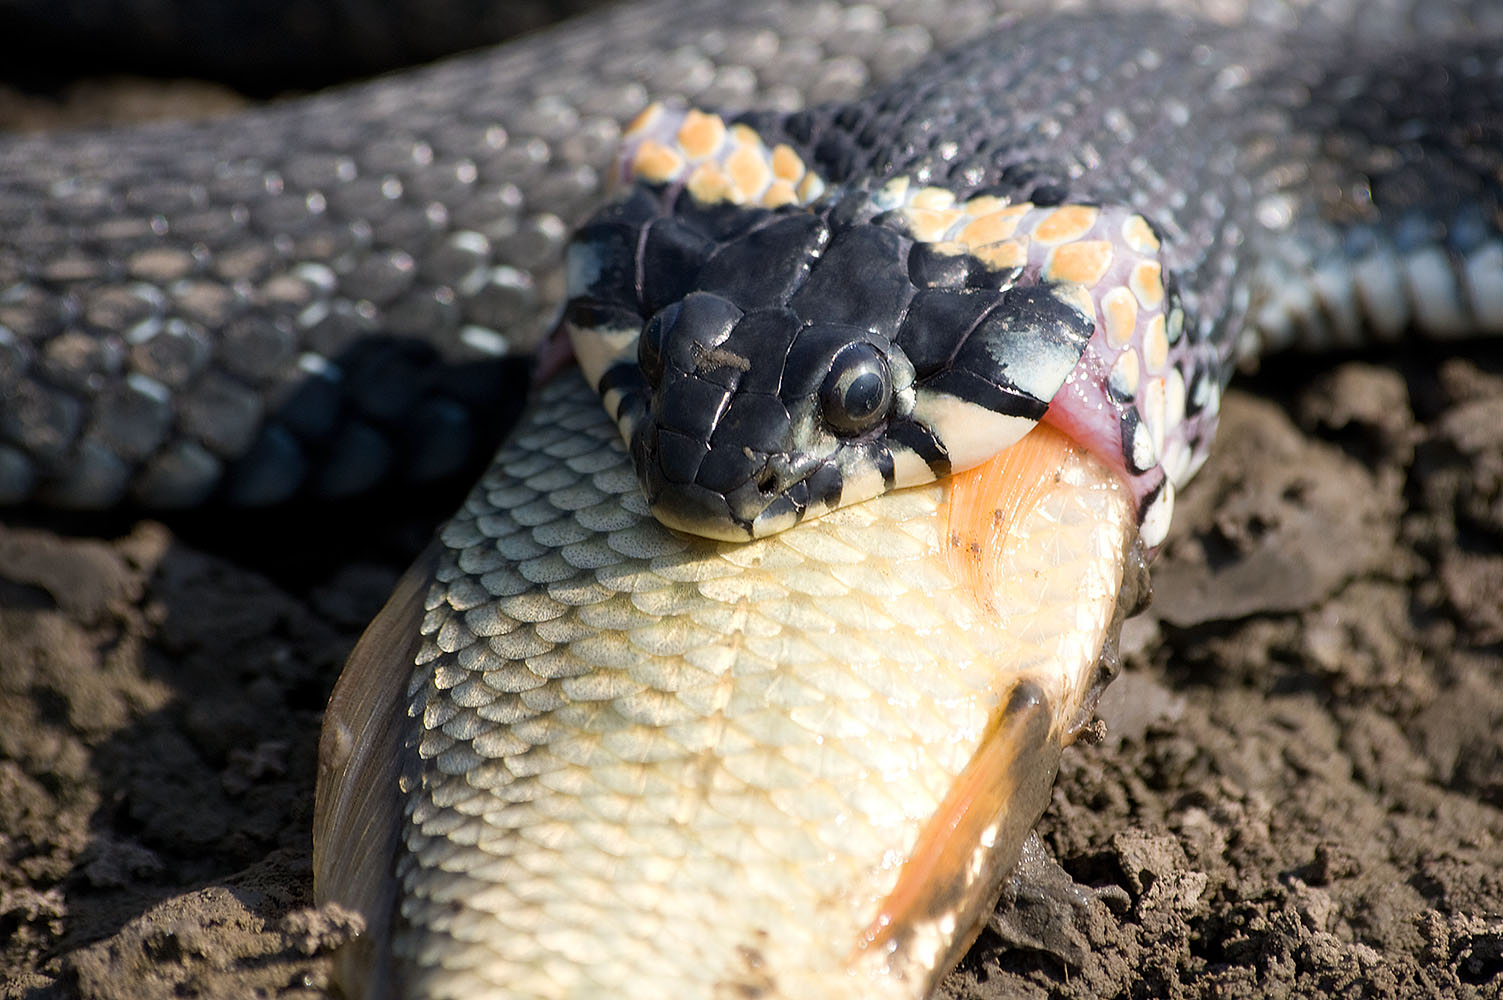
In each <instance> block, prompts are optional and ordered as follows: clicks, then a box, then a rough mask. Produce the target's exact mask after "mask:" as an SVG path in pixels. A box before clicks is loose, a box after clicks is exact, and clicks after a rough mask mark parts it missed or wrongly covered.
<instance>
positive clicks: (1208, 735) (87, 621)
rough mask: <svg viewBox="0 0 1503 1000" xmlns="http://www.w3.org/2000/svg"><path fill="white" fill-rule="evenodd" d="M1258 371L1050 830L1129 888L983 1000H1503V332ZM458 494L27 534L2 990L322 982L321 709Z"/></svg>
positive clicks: (3, 855) (12, 600)
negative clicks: (1499, 338) (317, 785)
mask: <svg viewBox="0 0 1503 1000" xmlns="http://www.w3.org/2000/svg"><path fill="white" fill-rule="evenodd" d="M1244 385H1247V386H1248V388H1247V389H1246V390H1243V391H1234V392H1233V393H1231V394H1230V396H1229V398H1228V402H1227V410H1226V415H1225V419H1224V423H1223V429H1222V432H1221V435H1220V439H1219V442H1218V447H1217V450H1216V453H1215V455H1214V456H1213V458H1212V459H1211V461H1210V463H1209V464H1208V465H1207V467H1206V468H1205V470H1204V471H1203V472H1202V473H1201V475H1200V477H1199V479H1198V480H1197V481H1196V482H1195V483H1194V484H1193V485H1192V486H1191V487H1190V488H1189V489H1188V490H1187V491H1186V492H1185V494H1184V495H1183V497H1182V501H1181V505H1180V508H1179V513H1178V515H1177V519H1176V525H1175V530H1174V534H1173V535H1172V538H1171V541H1170V544H1169V545H1168V547H1167V549H1166V551H1165V553H1164V555H1163V556H1162V557H1161V558H1160V560H1159V561H1158V564H1157V565H1156V567H1155V570H1154V582H1155V588H1156V596H1155V599H1154V602H1153V605H1152V606H1151V608H1150V609H1149V611H1148V612H1147V613H1146V614H1145V615H1144V616H1142V617H1140V618H1139V619H1136V620H1134V621H1132V622H1130V623H1129V624H1128V628H1127V630H1126V633H1125V636H1124V643H1123V645H1124V652H1125V654H1126V656H1125V659H1126V661H1127V668H1126V670H1125V672H1124V675H1123V676H1122V677H1121V678H1120V679H1119V680H1118V681H1117V683H1116V684H1115V685H1114V686H1113V688H1112V689H1111V690H1110V691H1109V692H1108V696H1107V698H1106V699H1105V701H1104V703H1103V706H1102V715H1103V716H1104V718H1105V720H1106V722H1107V734H1106V736H1105V737H1104V739H1102V740H1101V741H1100V742H1099V743H1097V744H1096V745H1092V746H1077V747H1076V748H1074V749H1072V750H1070V751H1068V752H1067V753H1066V756H1065V760H1064V763H1063V766H1062V769H1061V773H1060V777H1059V782H1058V785H1057V787H1056V789H1055V793H1054V801H1053V805H1052V806H1051V808H1050V809H1049V811H1048V813H1047V814H1046V815H1045V817H1044V820H1043V822H1042V824H1041V827H1040V831H1041V833H1042V834H1043V837H1044V841H1045V843H1046V845H1047V846H1048V848H1049V849H1050V851H1051V852H1052V853H1053V854H1054V855H1055V856H1056V857H1057V858H1058V859H1059V861H1060V862H1061V863H1062V864H1063V866H1064V868H1065V869H1066V870H1067V871H1068V872H1069V873H1070V874H1071V875H1072V876H1073V877H1074V878H1075V879H1077V880H1078V881H1079V882H1081V883H1082V884H1084V885H1087V886H1091V887H1095V889H1096V891H1095V892H1094V893H1093V895H1092V897H1090V898H1089V899H1087V898H1083V899H1082V905H1081V907H1080V909H1079V911H1078V912H1077V914H1076V917H1075V920H1074V922H1073V923H1071V924H1069V925H1068V926H1060V925H1050V926H1046V927H1045V928H1044V929H1043V930H1037V931H1036V932H1029V931H1026V930H1025V931H1022V932H1020V931H1019V930H1018V929H1017V922H1016V921H1005V922H999V924H998V926H999V928H1000V929H1001V933H1000V934H998V933H993V932H991V931H988V932H986V933H984V934H983V936H982V938H981V939H980V941H979V942H978V944H977V946H976V948H975V949H973V951H972V953H971V954H970V955H969V956H968V957H967V958H966V960H965V961H964V962H963V963H962V965H961V967H960V969H959V970H958V971H957V972H956V973H955V974H954V975H953V976H952V977H951V978H950V980H949V981H948V982H947V984H946V987H945V988H946V992H947V994H948V995H949V996H951V997H955V998H981V997H1028V998H1034V997H1038V998H1042V997H1059V998H1064V997H1080V998H1087V997H1089V998H1102V997H1207V998H1209V997H1216V998H1244V997H1246V998H1251V997H1284V996H1291V997H1294V996H1322V997H1324V996H1338V997H1363V998H1367V997H1372V998H1392V997H1432V996H1435V997H1494V998H1496V997H1503V347H1500V346H1499V345H1496V344H1494V345H1479V344H1470V345H1461V346H1446V347H1443V348H1437V347H1434V346H1425V345H1420V346H1415V347H1411V348H1407V349H1404V350H1402V351H1397V352H1395V351H1389V352H1386V353H1382V354H1376V355H1369V356H1360V357H1346V358H1341V359H1321V360H1318V361H1316V362H1314V363H1312V362H1311V361H1309V360H1308V359H1294V360H1285V361H1280V362H1277V363H1275V364H1273V365H1272V366H1270V367H1268V368H1266V369H1265V370H1264V372H1263V373H1262V374H1260V375H1259V376H1257V377H1256V378H1254V379H1252V380H1251V381H1250V382H1244ZM457 495H458V494H457V493H456V494H454V495H451V496H448V497H440V498H437V499H436V500H434V501H433V502H431V503H429V504H427V505H426V506H425V507H424V508H423V509H416V508H415V507H414V506H413V505H412V504H410V503H407V502H404V501H403V500H402V499H401V498H390V497H388V498H383V499H381V500H379V501H372V502H369V503H367V504H364V505H361V506H359V507H357V508H346V509H341V510H304V511H295V512H281V513H278V514H273V515H261V516H247V515H239V514H229V515H226V514H220V515H217V516H196V517H193V518H185V519H182V520H179V521H174V522H173V523H172V524H170V525H166V524H162V523H158V522H154V521H140V522H129V521H121V520H118V519H93V520H84V521H81V520H79V519H76V518H71V519H63V518H58V517H55V516H53V515H48V514H45V513H38V512H30V513H26V514H18V515H12V516H10V517H7V518H5V519H4V523H3V525H0V997H5V998H22V997H24V998H29V1000H31V998H43V997H90V998H115V997H119V998H153V997H225V998H231V997H235V998H238V997H253V996H254V997H273V996H276V997H287V998H294V997H295V998H313V997H319V996H323V995H324V992H323V990H322V986H323V984H324V983H325V982H326V981H327V976H328V970H329V962H330V959H329V955H330V952H331V950H332V949H333V947H334V946H336V945H337V944H338V943H340V942H341V941H343V940H345V939H346V938H347V937H348V935H349V934H350V932H351V925H350V922H349V921H348V919H346V918H345V916H344V915H343V914H341V913H339V912H337V911H320V910H317V909H314V908H312V903H311V884H310V883H311V874H310V873H311V868H310V843H309V827H310V823H311V811H312V797H313V776H314V747H315V741H316V738H317V732H318V725H319V719H320V715H321V711H322V707H323V703H324V699H325V698H326V697H327V694H328V691H329V689H330V687H331V686H332V684H333V682H334V678H335V676H336V674H337V672H338V670H339V667H340V664H341V662H342V660H343V657H344V655H345V654H346V652H347V651H348V650H349V648H350V646H351V645H352V644H353V642H354V640H355V638H356V637H357V635H358V634H359V631H360V629H361V627H362V626H363V625H364V623H365V622H366V621H367V620H368V619H369V618H370V617H371V616H372V615H373V614H374V613H375V611H376V609H377V608H378V607H379V606H380V603H381V601H382V600H383V599H384V597H385V593H386V591H387V590H388V589H389V588H390V587H391V586H392V584H393V583H394V582H395V580H396V578H397V575H398V574H399V573H400V571H401V569H402V567H403V565H404V563H405V562H406V560H408V559H409V558H411V556H412V555H413V554H415V553H416V551H417V550H418V548H419V547H420V546H421V545H422V543H423V541H424V539H425V538H426V536H427V534H428V533H429V532H430V531H431V530H432V528H433V526H434V525H435V524H436V523H437V521H438V519H439V518H440V517H441V516H442V514H443V512H444V508H445V506H446V505H449V506H452V505H453V504H454V503H456V502H457ZM226 522H233V523H230V524H228V525H227V524H226ZM1015 895H1017V896H1018V897H1019V898H1018V899H1017V900H1015V903H1016V906H1017V908H1018V909H1017V911H1016V912H1020V913H1022V914H1024V915H1025V916H1026V915H1027V913H1028V912H1029V907H1030V901H1031V897H1030V896H1029V895H1028V892H1027V891H1026V889H1025V890H1024V891H1021V892H1020V893H1017V894H1015ZM1024 923H1025V924H1027V923H1028V922H1027V921H1026V920H1025V921H1024ZM1029 926H1034V925H1032V924H1029ZM1004 937H1005V938H1006V939H1007V940H1010V941H1012V942H1013V943H1014V945H1017V944H1019V943H1023V944H1025V945H1026V944H1030V943H1031V945H1032V946H1031V947H1021V948H1020V947H1013V948H1004V946H1003V944H1002V941H1003V939H1004Z"/></svg>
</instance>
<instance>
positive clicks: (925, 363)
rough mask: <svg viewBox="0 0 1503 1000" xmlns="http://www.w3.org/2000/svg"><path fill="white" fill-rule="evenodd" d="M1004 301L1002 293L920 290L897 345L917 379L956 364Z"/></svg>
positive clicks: (965, 290)
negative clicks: (983, 322) (973, 335)
mask: <svg viewBox="0 0 1503 1000" xmlns="http://www.w3.org/2000/svg"><path fill="white" fill-rule="evenodd" d="M914 249H915V250H917V249H918V247H917V246H915V247H914ZM1001 301H1002V293H1001V292H992V293H985V292H978V291H974V290H969V289H960V288H924V289H920V290H919V292H918V293H917V294H916V295H914V297H913V302H912V303H911V304H910V305H909V307H908V314H907V315H906V316H904V317H903V324H902V326H901V327H899V328H898V336H897V344H898V346H899V347H901V348H902V349H903V353H904V354H906V355H908V360H909V361H911V362H913V369H914V372H915V373H916V374H917V375H918V377H919V378H920V379H925V378H928V377H929V376H931V375H934V374H936V373H938V372H939V371H941V370H942V369H944V368H946V367H948V366H949V365H951V364H953V363H954V361H955V356H956V354H957V353H958V352H959V350H960V346H961V344H962V343H964V342H965V340H966V338H967V337H969V336H970V335H971V333H972V331H974V330H975V329H976V325H977V324H978V323H980V322H981V320H982V318H983V317H984V316H985V315H986V314H987V313H988V312H989V311H991V310H992V309H994V308H996V306H997V305H998V304H999V303H1000V302H1001Z"/></svg>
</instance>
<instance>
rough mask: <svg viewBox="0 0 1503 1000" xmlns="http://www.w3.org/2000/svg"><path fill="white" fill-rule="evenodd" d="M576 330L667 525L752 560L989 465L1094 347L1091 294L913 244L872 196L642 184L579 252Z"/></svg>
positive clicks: (581, 236) (580, 238)
mask: <svg viewBox="0 0 1503 1000" xmlns="http://www.w3.org/2000/svg"><path fill="white" fill-rule="evenodd" d="M569 273H570V293H571V301H570V305H569V307H568V309H567V310H566V314H565V323H566V326H567V327H568V329H569V332H570V336H571V338H572V340H573V344H574V350H575V354H576V356H577V357H578V359H579V362H580V365H581V367H582V368H583V370H584V373H585V375H586V377H587V378H588V379H589V380H590V382H591V383H592V384H593V385H594V386H595V388H596V389H597V391H598V392H600V394H601V398H602V401H603V402H604V404H605V406H606V409H607V411H608V412H609V413H610V414H611V416H612V417H613V418H614V419H615V420H616V422H617V425H618V426H619V428H620V430H621V433H622V436H623V438H624V440H625V441H626V443H627V446H628V447H629V449H630V451H631V454H632V457H633V460H634V462H635V464H636V468H637V471H638V475H639V476H640V478H641V481H642V486H643V490H644V492H645V493H646V496H647V500H648V502H649V504H650V505H651V508H652V511H653V514H654V515H655V516H656V517H657V518H658V519H659V520H660V521H661V522H663V523H664V524H666V525H668V526H669V527H672V528H676V529H679V530H682V531H687V532H690V533H693V534H698V535H704V536H707V537H712V538H720V539H726V540H740V541H744V540H747V539H751V538H758V537H762V536H765V535H770V534H774V533H776V532H779V531H782V530H785V529H787V528H790V527H792V526H793V525H795V524H797V523H798V522H799V521H801V520H804V519H805V518H809V517H815V516H818V515H819V514H822V513H825V512H827V511H830V510H833V509H836V508H838V507H842V506H845V505H847V504H851V503H857V502H860V501H863V500H868V499H870V498H872V497H874V496H877V495H879V494H881V493H884V492H886V491H888V490H891V489H895V488H900V487H905V486H912V485H918V484H921V483H925V482H929V481H932V480H934V479H936V478H938V477H941V476H945V475H949V474H950V473H951V472H953V471H960V470H963V469H966V468H970V467H971V466H974V465H977V464H979V463H980V462H983V461H985V460H987V459H989V458H991V457H992V456H993V455H995V454H997V453H998V452H999V451H1001V450H1002V449H1004V448H1006V447H1008V446H1009V445H1011V444H1013V443H1014V442H1015V441H1017V440H1018V439H1019V438H1020V437H1022V436H1023V435H1024V434H1025V433H1027V432H1028V431H1029V430H1030V429H1032V427H1033V426H1034V425H1035V424H1036V423H1037V422H1038V421H1039V419H1040V418H1042V416H1043V415H1044V412H1045V410H1046V409H1047V408H1048V405H1049V401H1050V399H1051V398H1052V397H1053V396H1054V394H1055V393H1056V392H1057V391H1058V389H1059V388H1060V386H1061V385H1062V384H1064V382H1065V380H1066V378H1067V377H1068V376H1069V374H1070V372H1071V371H1072V370H1073V369H1074V368H1075V367H1076V365H1077V363H1078V362H1079V361H1080V358H1081V355H1082V353H1083V352H1084V350H1085V347H1086V344H1087V343H1088V341H1089V340H1090V338H1091V336H1092V333H1093V331H1094V329H1095V319H1094V307H1093V306H1092V305H1091V302H1090V299H1089V296H1086V295H1083V294H1082V293H1081V292H1080V290H1079V289H1078V288H1077V287H1076V286H1073V285H1070V284H1068V283H1048V282H1038V281H1036V280H1019V279H1020V278H1025V279H1026V278H1027V276H1026V275H1024V274H1023V269H1022V268H1017V267H1010V268H998V267H993V266H990V265H988V264H986V263H984V262H982V261H981V260H979V259H977V258H968V257H966V255H964V254H959V255H957V254H954V253H949V254H946V253H942V252H940V251H938V250H936V249H935V248H934V247H932V246H929V245H927V244H925V243H923V242H922V241H920V240H916V239H914V238H913V237H912V236H911V235H910V234H908V233H906V232H905V231H904V228H903V225H902V224H901V221H900V220H899V219H897V218H895V217H894V216H893V213H884V212H883V211H882V209H881V206H880V204H879V203H878V202H877V201H875V200H873V199H872V198H871V197H870V196H868V195H866V194H865V193H863V192H860V191H852V192H842V191H834V192H831V193H830V194H828V195H826V196H825V197H824V198H822V199H821V200H820V201H819V202H817V203H815V204H813V205H810V206H803V207H801V206H783V207H780V208H776V209H768V208H765V207H742V206H734V205H724V204H712V205H706V204H703V203H701V202H699V201H698V200H696V199H695V198H694V197H693V196H692V195H691V194H690V193H689V192H687V191H678V192H674V191H672V190H671V189H667V188H664V187H662V186H653V185H643V184H639V185H638V186H637V187H636V189H635V190H633V191H632V192H631V193H629V194H628V195H627V197H626V198H625V199H623V200H622V201H620V202H618V203H616V204H615V205H613V206H610V207H608V208H607V209H605V210H603V211H602V212H601V213H600V214H599V215H597V216H596V218H595V219H593V220H592V221H591V222H590V223H589V224H587V225H586V226H584V227H583V228H582V229H581V230H580V231H579V233H578V235H577V236H576V237H575V240H574V242H573V244H572V245H571V248H570V256H569Z"/></svg>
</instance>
